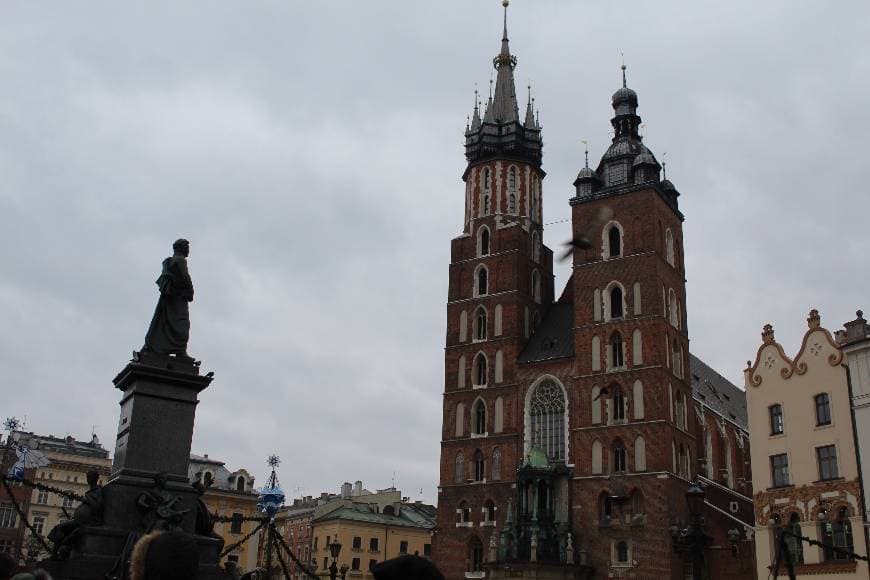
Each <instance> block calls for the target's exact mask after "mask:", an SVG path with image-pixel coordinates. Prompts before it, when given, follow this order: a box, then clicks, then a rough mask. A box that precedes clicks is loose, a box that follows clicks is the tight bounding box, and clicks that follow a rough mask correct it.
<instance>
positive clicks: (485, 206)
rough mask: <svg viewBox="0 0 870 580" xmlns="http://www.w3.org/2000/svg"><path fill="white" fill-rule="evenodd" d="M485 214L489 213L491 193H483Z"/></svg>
mask: <svg viewBox="0 0 870 580" xmlns="http://www.w3.org/2000/svg"><path fill="white" fill-rule="evenodd" d="M483 215H489V194H488V193H485V194H484V195H483Z"/></svg>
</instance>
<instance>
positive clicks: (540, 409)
mask: <svg viewBox="0 0 870 580" xmlns="http://www.w3.org/2000/svg"><path fill="white" fill-rule="evenodd" d="M529 418H530V420H531V425H529V427H530V429H531V431H530V435H531V441H532V444H533V445H537V446H539V447H540V448H541V449H543V450H544V451H545V452H546V453H547V457H549V458H550V459H555V460H560V461H561V460H564V459H565V394H564V393H563V392H562V389H561V387H559V385H557V384H556V383H555V382H553V381H551V380H545V381H541V383H539V384H538V386H536V387H535V390H534V392H533V393H532V396H531V398H530V399H529Z"/></svg>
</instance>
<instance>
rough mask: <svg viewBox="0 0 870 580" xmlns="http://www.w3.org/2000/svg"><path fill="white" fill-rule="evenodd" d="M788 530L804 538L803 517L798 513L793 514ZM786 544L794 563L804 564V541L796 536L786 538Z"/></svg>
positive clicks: (790, 517)
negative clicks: (802, 531) (802, 530)
mask: <svg viewBox="0 0 870 580" xmlns="http://www.w3.org/2000/svg"><path fill="white" fill-rule="evenodd" d="M787 529H788V531H789V532H791V533H792V534H794V535H795V536H803V534H802V533H801V517H800V516H799V515H798V514H797V513H796V512H792V514H791V516H789V519H788V527H787ZM785 543H786V544H788V551H789V552H791V557H792V561H793V562H794V563H795V564H803V563H804V544H803V541H801V540H800V539H798V538H796V537H794V536H786V537H785Z"/></svg>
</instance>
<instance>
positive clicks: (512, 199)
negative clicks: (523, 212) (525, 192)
mask: <svg viewBox="0 0 870 580" xmlns="http://www.w3.org/2000/svg"><path fill="white" fill-rule="evenodd" d="M508 213H517V194H515V193H511V194H510V195H509V196H508Z"/></svg>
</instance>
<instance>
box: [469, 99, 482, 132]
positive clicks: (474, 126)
mask: <svg viewBox="0 0 870 580" xmlns="http://www.w3.org/2000/svg"><path fill="white" fill-rule="evenodd" d="M478 129H480V98H479V97H478V93H477V89H474V115H472V117H471V130H472V131H477V130H478Z"/></svg>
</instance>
